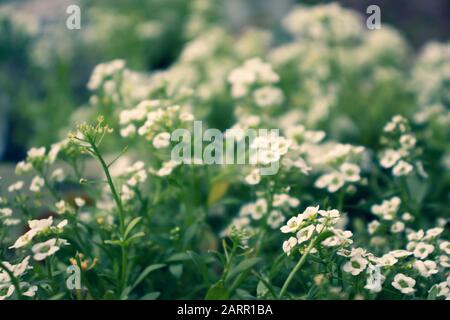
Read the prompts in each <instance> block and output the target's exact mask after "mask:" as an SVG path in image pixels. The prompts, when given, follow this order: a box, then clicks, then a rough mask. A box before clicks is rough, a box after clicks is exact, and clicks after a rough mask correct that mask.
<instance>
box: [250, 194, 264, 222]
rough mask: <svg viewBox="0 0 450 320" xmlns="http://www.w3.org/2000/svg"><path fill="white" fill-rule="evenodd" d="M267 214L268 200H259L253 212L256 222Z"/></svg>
mask: <svg viewBox="0 0 450 320" xmlns="http://www.w3.org/2000/svg"><path fill="white" fill-rule="evenodd" d="M266 213H267V201H266V199H263V198H261V199H258V200H257V201H256V202H255V204H254V206H253V210H252V212H251V216H252V218H253V219H254V220H259V219H261V218H262V217H263V215H265V214H266Z"/></svg>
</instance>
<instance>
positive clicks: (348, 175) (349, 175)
mask: <svg viewBox="0 0 450 320" xmlns="http://www.w3.org/2000/svg"><path fill="white" fill-rule="evenodd" d="M339 170H340V171H341V173H342V174H343V175H344V179H345V180H346V181H349V182H357V181H359V180H360V179H361V176H360V173H361V169H360V168H359V167H358V166H357V165H356V164H353V163H347V162H346V163H343V164H342V165H341V166H340V167H339Z"/></svg>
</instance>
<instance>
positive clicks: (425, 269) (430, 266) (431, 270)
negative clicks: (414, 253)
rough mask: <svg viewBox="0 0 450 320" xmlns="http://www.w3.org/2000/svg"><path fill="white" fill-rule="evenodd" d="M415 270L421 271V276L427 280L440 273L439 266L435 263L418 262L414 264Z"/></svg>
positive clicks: (427, 261)
mask: <svg viewBox="0 0 450 320" xmlns="http://www.w3.org/2000/svg"><path fill="white" fill-rule="evenodd" d="M414 268H415V269H416V270H417V271H419V273H420V275H421V276H422V277H425V278H429V277H431V276H432V275H433V274H436V273H438V269H437V264H436V262H434V261H431V260H426V261H421V260H416V261H415V262H414Z"/></svg>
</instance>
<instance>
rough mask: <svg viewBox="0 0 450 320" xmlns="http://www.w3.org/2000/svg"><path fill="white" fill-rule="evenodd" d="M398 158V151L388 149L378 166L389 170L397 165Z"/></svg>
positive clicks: (399, 156)
mask: <svg viewBox="0 0 450 320" xmlns="http://www.w3.org/2000/svg"><path fill="white" fill-rule="evenodd" d="M400 158H401V155H400V153H399V152H398V151H395V150H392V149H388V150H386V151H385V152H384V153H383V156H382V157H381V161H380V164H381V166H382V167H383V168H386V169H387V168H391V167H393V166H394V165H395V164H396V163H397V161H398V160H400Z"/></svg>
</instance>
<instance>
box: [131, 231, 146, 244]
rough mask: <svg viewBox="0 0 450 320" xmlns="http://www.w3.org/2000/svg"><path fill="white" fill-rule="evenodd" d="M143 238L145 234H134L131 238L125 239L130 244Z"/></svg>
mask: <svg viewBox="0 0 450 320" xmlns="http://www.w3.org/2000/svg"><path fill="white" fill-rule="evenodd" d="M144 236H145V232H138V233H135V234H133V235H132V236H131V237H129V238H128V239H127V243H130V242H132V241H134V240H136V239H138V238H141V237H144Z"/></svg>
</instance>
